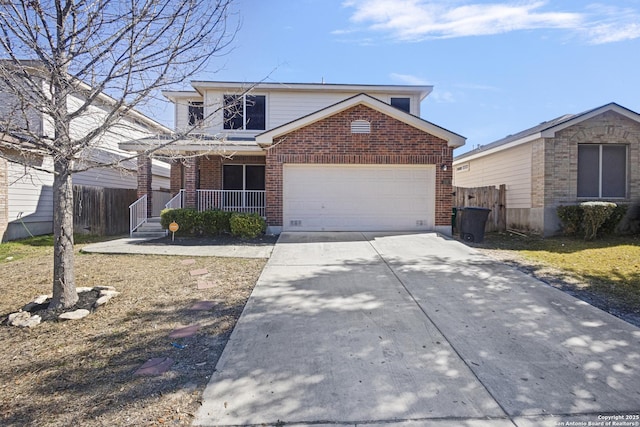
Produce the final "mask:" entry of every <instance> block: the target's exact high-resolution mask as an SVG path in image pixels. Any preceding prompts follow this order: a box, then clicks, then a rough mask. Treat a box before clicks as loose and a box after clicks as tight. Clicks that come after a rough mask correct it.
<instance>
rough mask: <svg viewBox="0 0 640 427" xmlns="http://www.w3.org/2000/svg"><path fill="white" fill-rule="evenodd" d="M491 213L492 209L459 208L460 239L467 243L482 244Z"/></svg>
mask: <svg viewBox="0 0 640 427" xmlns="http://www.w3.org/2000/svg"><path fill="white" fill-rule="evenodd" d="M489 212H491V209H488V208H480V207H476V206H468V207H464V208H458V215H460V238H461V239H462V240H464V241H466V242H477V243H480V242H482V241H483V240H484V227H485V225H486V223H487V217H488V216H489Z"/></svg>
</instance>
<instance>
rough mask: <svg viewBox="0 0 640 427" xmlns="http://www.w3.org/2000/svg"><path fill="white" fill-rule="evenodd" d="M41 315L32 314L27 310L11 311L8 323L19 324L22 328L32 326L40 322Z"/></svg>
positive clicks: (11, 324)
mask: <svg viewBox="0 0 640 427" xmlns="http://www.w3.org/2000/svg"><path fill="white" fill-rule="evenodd" d="M41 320H42V319H41V317H40V316H38V315H37V314H36V315H33V316H32V315H31V314H30V313H29V312H27V311H19V312H17V313H11V314H10V315H9V320H8V321H7V323H8V324H9V325H10V326H18V327H21V328H32V327H34V326H36V325H39V324H40V321H41Z"/></svg>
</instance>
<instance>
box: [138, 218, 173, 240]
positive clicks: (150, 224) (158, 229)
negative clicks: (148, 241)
mask: <svg viewBox="0 0 640 427" xmlns="http://www.w3.org/2000/svg"><path fill="white" fill-rule="evenodd" d="M166 235H167V232H166V230H165V229H163V228H162V225H160V218H148V219H147V222H145V223H144V224H142V225H141V226H140V227H138V229H137V230H136V231H134V232H133V237H134V238H136V237H140V238H161V237H164V236H166Z"/></svg>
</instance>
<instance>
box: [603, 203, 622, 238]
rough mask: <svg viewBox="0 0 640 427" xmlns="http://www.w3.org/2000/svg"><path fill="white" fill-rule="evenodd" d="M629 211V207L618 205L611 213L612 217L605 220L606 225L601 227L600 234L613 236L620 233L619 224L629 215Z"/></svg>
mask: <svg viewBox="0 0 640 427" xmlns="http://www.w3.org/2000/svg"><path fill="white" fill-rule="evenodd" d="M628 210H629V205H616V207H615V208H613V211H612V212H611V215H609V217H608V218H607V219H606V220H605V222H604V224H602V225H601V226H600V231H599V233H602V234H613V233H614V232H619V231H620V230H618V228H617V227H618V224H620V222H621V221H622V219H623V218H624V217H625V215H626V214H627V211H628Z"/></svg>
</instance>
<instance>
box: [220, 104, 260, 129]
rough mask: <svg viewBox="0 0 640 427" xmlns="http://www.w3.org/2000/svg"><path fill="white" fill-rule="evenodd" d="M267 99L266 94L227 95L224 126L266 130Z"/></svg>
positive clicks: (226, 127) (227, 127)
mask: <svg viewBox="0 0 640 427" xmlns="http://www.w3.org/2000/svg"><path fill="white" fill-rule="evenodd" d="M266 101H267V97H266V96H264V95H240V96H239V95H225V96H224V128H225V129H235V130H265V129H266V127H265V126H266V122H267V120H266V104H267V102H266Z"/></svg>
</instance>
